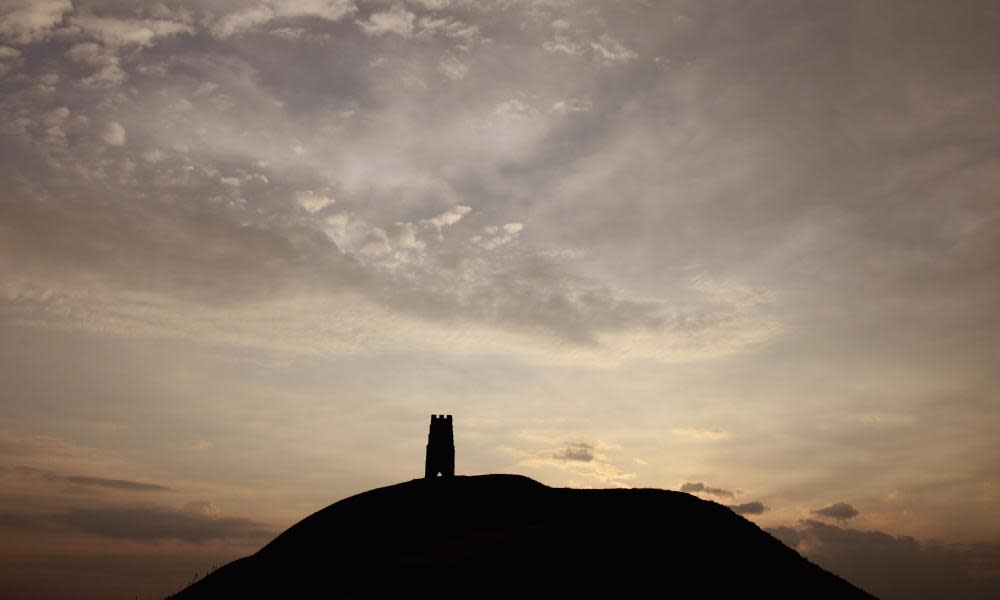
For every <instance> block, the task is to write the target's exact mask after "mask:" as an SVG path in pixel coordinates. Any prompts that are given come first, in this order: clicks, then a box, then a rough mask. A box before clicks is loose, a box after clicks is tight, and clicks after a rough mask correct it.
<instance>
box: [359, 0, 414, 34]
mask: <svg viewBox="0 0 1000 600" xmlns="http://www.w3.org/2000/svg"><path fill="white" fill-rule="evenodd" d="M416 19H417V16H416V15H415V14H413V13H412V12H410V11H408V10H406V8H405V7H404V6H403V5H402V4H393V5H392V6H391V7H390V8H388V9H387V10H383V11H379V12H375V13H372V14H371V15H369V16H368V18H367V19H365V20H363V21H358V26H359V27H361V31H364V32H365V33H366V34H368V35H371V36H379V35H385V34H388V33H394V34H396V35H398V36H400V37H404V38H409V37H413V28H414V23H415V22H416Z"/></svg>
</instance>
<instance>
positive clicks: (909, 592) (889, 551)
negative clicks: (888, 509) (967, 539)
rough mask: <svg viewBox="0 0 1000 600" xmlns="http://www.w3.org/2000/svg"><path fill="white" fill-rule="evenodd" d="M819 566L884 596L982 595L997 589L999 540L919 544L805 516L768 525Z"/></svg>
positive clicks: (888, 599) (889, 599)
mask: <svg viewBox="0 0 1000 600" xmlns="http://www.w3.org/2000/svg"><path fill="white" fill-rule="evenodd" d="M769 531H770V533H771V534H772V535H774V536H775V537H777V538H778V539H780V540H781V541H783V542H785V543H786V544H787V545H789V546H791V547H792V548H796V549H797V550H799V551H800V552H802V553H803V554H805V555H806V556H807V557H808V558H809V559H810V560H812V561H814V562H816V563H817V564H819V565H820V566H821V567H823V568H825V569H828V570H830V571H833V572H834V573H836V574H838V575H840V576H841V577H844V578H846V579H847V580H848V581H850V582H852V583H855V584H857V585H859V586H861V587H862V588H863V589H865V590H867V591H869V592H871V593H873V594H875V595H876V596H878V597H879V598H883V599H884V600H907V599H909V600H924V599H927V600H930V599H932V598H934V599H936V598H956V599H963V600H985V599H987V598H996V597H997V595H998V594H1000V569H998V566H1000V544H997V543H982V544H926V543H924V544H922V543H920V542H918V541H917V540H915V539H913V538H911V537H906V536H892V535H889V534H886V533H883V532H880V531H860V530H857V529H846V528H841V527H836V526H834V525H829V524H826V523H821V522H819V521H811V520H809V521H803V522H802V523H800V524H799V526H798V527H779V528H775V529H770V530H769Z"/></svg>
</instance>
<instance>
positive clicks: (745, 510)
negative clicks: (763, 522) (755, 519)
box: [727, 500, 767, 515]
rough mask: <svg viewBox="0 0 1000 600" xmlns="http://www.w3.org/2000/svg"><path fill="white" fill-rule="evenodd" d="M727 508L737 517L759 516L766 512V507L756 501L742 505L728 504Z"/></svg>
mask: <svg viewBox="0 0 1000 600" xmlns="http://www.w3.org/2000/svg"><path fill="white" fill-rule="evenodd" d="M727 506H728V507H729V508H730V509H732V511H733V512H734V513H736V514H738V515H759V514H762V513H763V512H764V511H765V510H767V507H766V506H764V504H763V503H761V502H758V501H756V500H754V501H752V502H744V503H743V504H729V505H727Z"/></svg>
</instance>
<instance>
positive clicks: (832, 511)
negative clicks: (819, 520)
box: [813, 502, 861, 521]
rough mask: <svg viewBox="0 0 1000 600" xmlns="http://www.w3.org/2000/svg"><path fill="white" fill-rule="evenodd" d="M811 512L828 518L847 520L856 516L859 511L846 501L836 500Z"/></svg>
mask: <svg viewBox="0 0 1000 600" xmlns="http://www.w3.org/2000/svg"><path fill="white" fill-rule="evenodd" d="M813 514H816V515H819V516H821V517H827V518H829V519H837V520H839V521H848V520H850V519H853V518H854V517H856V516H858V515H859V514H861V513H859V512H858V511H857V509H855V508H854V507H853V506H851V505H850V504H848V503H846V502H837V503H836V504H831V505H830V506H826V507H823V508H819V509H816V510H814V511H813Z"/></svg>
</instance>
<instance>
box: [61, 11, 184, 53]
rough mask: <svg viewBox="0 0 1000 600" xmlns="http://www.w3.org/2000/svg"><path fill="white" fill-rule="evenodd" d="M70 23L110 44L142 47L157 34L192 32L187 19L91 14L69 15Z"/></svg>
mask: <svg viewBox="0 0 1000 600" xmlns="http://www.w3.org/2000/svg"><path fill="white" fill-rule="evenodd" d="M69 25H70V27H71V28H74V29H76V30H78V31H79V32H80V33H81V34H83V35H85V36H88V37H92V38H95V39H97V40H99V41H100V42H101V43H103V44H104V45H105V46H108V47H110V48H118V47H122V46H138V47H140V48H143V47H148V46H151V45H153V44H154V43H155V42H156V40H158V39H160V38H164V37H170V36H175V35H180V34H193V33H194V28H193V27H192V26H191V25H189V24H187V23H179V22H176V21H170V20H165V19H120V18H115V17H100V16H95V15H90V14H85V15H77V16H73V17H71V18H70V19H69Z"/></svg>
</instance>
